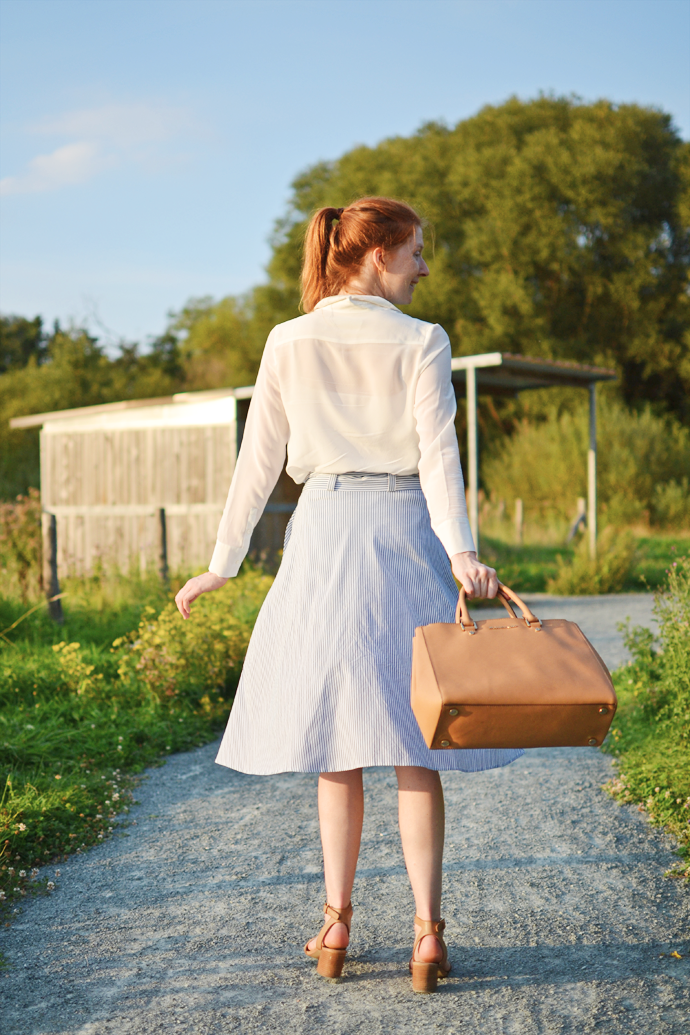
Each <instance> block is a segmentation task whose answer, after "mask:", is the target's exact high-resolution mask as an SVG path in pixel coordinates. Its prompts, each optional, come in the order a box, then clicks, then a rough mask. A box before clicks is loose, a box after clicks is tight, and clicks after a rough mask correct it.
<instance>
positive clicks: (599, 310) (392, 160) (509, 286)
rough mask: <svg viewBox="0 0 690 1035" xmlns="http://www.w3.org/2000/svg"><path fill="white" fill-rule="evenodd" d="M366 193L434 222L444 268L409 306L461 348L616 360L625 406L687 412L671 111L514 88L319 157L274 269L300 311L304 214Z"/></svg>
mask: <svg viewBox="0 0 690 1035" xmlns="http://www.w3.org/2000/svg"><path fill="white" fill-rule="evenodd" d="M365 194H388V195H392V196H395V197H399V198H404V200H406V201H408V202H409V203H410V204H412V205H413V206H415V207H416V208H417V209H418V211H419V212H420V213H421V214H422V215H423V216H424V217H425V218H426V219H428V221H429V224H430V227H429V231H428V232H427V239H428V240H429V244H430V247H429V249H428V250H429V252H430V253H431V255H430V257H429V260H428V261H429V265H430V268H431V273H432V275H431V276H430V277H429V279H428V281H425V282H423V283H422V284H421V285H420V286H419V288H418V289H417V292H416V294H415V299H414V302H413V305H412V306H410V307H409V312H410V313H411V314H413V315H415V316H419V317H422V318H424V319H427V320H431V321H432V322H438V323H441V324H443V326H444V327H445V328H446V330H447V331H448V333H449V335H450V337H451V341H452V344H453V349H454V352H455V353H456V354H460V355H468V354H471V353H476V352H490V351H494V350H496V351H505V352H517V353H522V354H524V355H531V356H545V357H550V358H555V359H570V360H575V361H579V362H585V363H601V364H605V365H611V366H614V367H615V368H616V369H617V370H618V371H619V373H620V376H621V388H622V394H623V397H624V399H625V400H626V401H627V402H628V403H631V404H638V403H641V402H643V401H646V400H649V401H652V402H655V403H658V404H660V405H661V406H662V407H663V408H668V409H670V410H672V411H674V412H675V413H676V414H677V415H679V416H681V417H682V418H683V419H685V420H688V419H690V410H689V409H688V399H689V398H690V298H689V297H688V266H689V260H690V145H689V144H687V143H684V142H683V141H682V140H681V139H680V137H679V136H678V134H677V132H676V131H675V129H674V127H673V125H672V122H671V118H670V116H669V115H667V114H665V113H663V112H660V111H657V110H654V109H650V108H643V107H640V106H638V105H634V104H628V105H618V106H617V105H614V104H611V103H610V102H608V101H598V102H596V103H594V104H584V103H581V102H580V101H578V100H577V99H575V98H553V97H540V98H538V99H537V100H534V101H529V102H522V101H519V100H517V99H515V98H513V99H511V100H509V101H508V102H506V103H505V104H503V105H501V106H499V107H486V108H484V109H483V110H482V111H480V112H479V113H478V114H477V115H476V116H474V117H473V118H470V119H465V120H463V121H462V122H459V123H458V124H457V125H456V126H455V127H454V128H452V129H451V128H448V127H446V126H443V125H439V124H436V123H431V124H429V125H426V126H423V127H422V128H421V129H420V130H419V132H418V133H416V134H414V135H413V136H412V137H396V138H392V139H390V140H385V141H383V142H382V143H381V144H379V145H378V146H377V147H357V148H354V149H353V150H351V151H349V152H348V153H347V154H345V155H343V156H342V157H341V158H339V159H338V160H337V161H335V162H322V163H320V164H318V165H316V166H313V167H312V168H310V169H308V170H306V172H304V173H303V174H302V175H301V176H299V177H298V178H297V179H296V180H295V182H294V184H293V194H292V198H291V204H290V211H289V214H288V216H287V217H286V219H285V220H283V222H282V224H279V226H278V228H277V234H276V241H275V245H274V251H273V257H272V260H271V263H270V266H269V275H270V282H271V284H272V285H273V286H274V287H275V288H277V289H279V290H280V291H281V292H282V296H283V298H284V300H285V303H287V304H288V305H291V306H292V307H293V309H294V310H295V311H296V300H297V293H298V276H299V262H300V244H301V239H302V236H303V233H304V227H305V224H306V220H307V219H308V217H309V215H310V214H311V213H312V212H313V211H314V210H315V209H317V208H319V207H321V206H323V205H334V206H342V205H345V204H347V203H348V201H351V200H353V199H354V198H357V197H361V196H362V195H365Z"/></svg>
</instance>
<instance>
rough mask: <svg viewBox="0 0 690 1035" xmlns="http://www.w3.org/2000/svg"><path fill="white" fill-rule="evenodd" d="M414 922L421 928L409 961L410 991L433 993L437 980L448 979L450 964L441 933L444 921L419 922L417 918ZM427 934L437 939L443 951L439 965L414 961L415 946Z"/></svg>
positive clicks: (443, 928)
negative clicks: (410, 974)
mask: <svg viewBox="0 0 690 1035" xmlns="http://www.w3.org/2000/svg"><path fill="white" fill-rule="evenodd" d="M414 922H415V923H416V924H417V925H418V926H419V927H421V931H420V932H419V934H418V935H417V937H416V938H415V941H414V948H413V950H412V958H411V960H410V971H411V973H412V991H413V992H435V991H436V982H437V981H438V979H439V978H444V977H448V975H449V974H450V963H449V962H448V949H447V948H446V943H445V941H444V940H443V932H444V931H445V929H446V921H445V920H420V918H419V917H418V916H416V917H415V918H414ZM428 934H431V935H433V936H434V937H435V938H438V940H439V942H440V943H441V948H442V949H443V957H442V959H441V962H440V963H423V962H422V961H421V960H416V959H415V958H414V955H415V953H416V951H417V946H418V945H419V943H420V942H421V940H422V938H426V936H427V935H428Z"/></svg>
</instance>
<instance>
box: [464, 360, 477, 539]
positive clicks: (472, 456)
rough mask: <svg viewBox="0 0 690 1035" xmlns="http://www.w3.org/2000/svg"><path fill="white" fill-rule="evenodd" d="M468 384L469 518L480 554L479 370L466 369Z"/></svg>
mask: <svg viewBox="0 0 690 1035" xmlns="http://www.w3.org/2000/svg"><path fill="white" fill-rule="evenodd" d="M465 378H466V386H467V465H468V475H469V490H470V491H469V502H470V506H469V518H470V528H471V529H472V538H473V539H474V547H475V549H476V551H477V556H479V457H478V451H477V371H476V369H475V368H474V367H467V368H466V370H465Z"/></svg>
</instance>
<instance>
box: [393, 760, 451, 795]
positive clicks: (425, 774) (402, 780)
mask: <svg viewBox="0 0 690 1035" xmlns="http://www.w3.org/2000/svg"><path fill="white" fill-rule="evenodd" d="M395 773H396V776H397V777H398V790H401V791H426V792H435V791H437V790H438V789H439V788H440V787H441V777H440V776H439V774H438V772H437V771H436V770H435V769H425V768H424V767H423V766H418V765H396V767H395Z"/></svg>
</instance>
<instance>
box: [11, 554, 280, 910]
mask: <svg viewBox="0 0 690 1035" xmlns="http://www.w3.org/2000/svg"><path fill="white" fill-rule="evenodd" d="M271 582H272V580H271V578H270V577H269V576H267V575H264V574H262V573H261V572H258V571H255V570H253V569H249V568H248V569H246V570H245V571H244V572H243V573H242V574H241V575H240V576H238V578H236V579H233V580H232V581H231V582H229V583H228V584H227V585H226V586H225V588H224V589H222V590H220V591H218V592H216V593H213V594H207V595H205V596H203V597H201V598H200V599H199V600H198V601H197V602H196V603H195V605H194V609H193V612H192V618H191V619H190V620H189V621H187V622H183V621H182V618H181V617H180V616H179V614H178V613H177V610H176V609H175V606H174V604H173V603H167V604H165V606H164V607H163V608H162V610H161V608H160V605H159V604H158V606H156V607H154V606H153V604H154V603H157V601H158V599H159V596H160V589H159V588H158V587H156V586H155V585H151V586H147V583H146V582H141V581H140V582H137V581H136V580H132V581H131V582H130V584H129V593H128V594H127V593H126V584H125V583H124V580H123V584H122V585H119V586H117V587H116V592H115V594H114V595H115V596H116V597H117V598H119V605H118V607H117V608H113V607H112V605H111V606H110V607H108V606H107V604H106V606H104V607H101V608H100V610H99V608H98V594H97V593H96V592H90V588H89V586H88V585H87V586H86V587H82V593H81V594H80V592H78V587H77V586H76V585H73V586H72V587H71V588H72V590H73V592H72V593H71V594H70V595H68V596H67V597H66V602H67V601H71V603H67V606H66V607H65V624H64V626H63V627H62V628H58V627H56V626H54V625H53V624H52V623H51V622H50V621H49V620H48V619H47V617H46V615H45V613H43V614H40V613H37V614H35V615H33V616H31V617H29V618H27V620H26V621H25V622H23V623H21V624H20V625H17V627H16V629H15V630H14V631H13V632H12V633H9V634H8V639H9V640H10V643H7V642H5V644H4V646H3V647H2V648H1V651H2V653H1V654H0V763H1V764H2V774H3V778H2V782H0V788H4V789H2V790H1V791H0V902H4V903H5V908H7V906H8V905H9V903H11V902H12V901H13V900H15V899H18V898H20V897H21V896H22V895H23V894H27V893H29V892H30V891H31V889H32V888H35V886H36V878H37V879H38V880H39V882H40V880H41V879H42V878H44V877H45V871H44V869H43V867H44V864H45V863H47V862H49V861H51V860H59V859H60V858H62V857H64V856H65V855H67V854H68V853H70V852H72V851H75V850H76V851H81V850H82V849H83V848H85V847H87V846H88V845H92V844H97V843H98V842H99V841H100V840H102V839H103V838H104V837H107V836H108V834H109V833H110V832H111V830H112V826H113V821H114V820H115V818H116V816H117V814H118V813H119V812H120V811H121V810H122V809H123V808H128V807H129V803H130V801H131V788H132V785H133V784H132V778H131V774H132V773H136V772H139V771H140V770H141V769H143V768H144V767H145V766H146V765H150V764H151V763H152V762H155V761H156V760H157V759H158V758H160V757H161V756H162V755H166V754H169V753H170V752H172V751H183V750H188V749H190V748H192V747H195V746H197V745H199V744H202V743H205V742H206V741H207V740H208V739H209V738H211V737H213V736H215V735H216V734H217V731H218V730H219V728H221V727H222V725H223V723H224V721H225V719H226V717H227V714H228V712H229V709H230V704H231V700H232V695H233V693H234V689H235V686H236V683H237V678H238V675H239V671H240V667H241V664H242V659H243V657H244V652H245V650H246V646H247V643H248V641H249V636H250V633H251V630H252V627H253V624H254V620H255V618H256V615H257V613H258V610H259V608H260V606H261V603H262V601H263V599H264V597H265V595H266V593H267V591H268V589H269V587H270V585H271ZM101 592H103V590H101ZM147 595H148V598H149V601H152V602H151V603H147V600H146V597H147ZM142 597H143V599H142ZM137 599H138V601H139V604H138V608H137V610H138V616H137V617H140V620H139V623H138V627H137V628H136V629H134V630H133V631H129V632H126V631H125V630H123V629H122V624H123V617H122V616H123V614H124V615H125V620H126V621H131V615H132V607H133V601H137ZM101 602H102V601H101ZM44 611H45V609H44ZM159 612H160V613H159ZM13 614H14V615H16V616H17V617H19V616H20V615H21V610H20V608H19V606H18V604H17V603H14V604H13V603H12V602H11V601H8V600H7V599H5V600H1V599H0V619H2V620H3V621H4V622H5V623H6V625H10V624H12V623H11V622H9V621H7V619H8V618H11V616H12V615H13ZM135 621H136V619H135ZM118 626H119V628H118ZM125 629H126V627H125ZM130 629H131V626H130ZM118 632H119V633H120V635H117V633H118ZM123 632H124V635H122V633H123ZM113 633H115V634H116V635H115V637H113ZM113 639H114V643H113ZM56 640H57V641H58V642H55V641H56ZM34 870H39V873H38V874H36V875H35V876H34V877H32V876H31V874H32V871H34ZM44 883H45V882H44Z"/></svg>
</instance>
